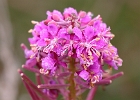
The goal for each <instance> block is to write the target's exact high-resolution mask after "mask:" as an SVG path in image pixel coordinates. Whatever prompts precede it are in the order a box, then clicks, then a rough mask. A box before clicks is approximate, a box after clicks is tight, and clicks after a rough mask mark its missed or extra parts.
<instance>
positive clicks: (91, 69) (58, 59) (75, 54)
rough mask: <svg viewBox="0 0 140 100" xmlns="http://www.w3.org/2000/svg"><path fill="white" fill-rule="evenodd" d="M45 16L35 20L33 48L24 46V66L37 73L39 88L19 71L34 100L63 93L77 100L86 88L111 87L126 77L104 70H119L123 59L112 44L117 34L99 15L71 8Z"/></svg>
mask: <svg viewBox="0 0 140 100" xmlns="http://www.w3.org/2000/svg"><path fill="white" fill-rule="evenodd" d="M46 14H47V18H46V19H45V20H43V21H41V22H36V21H32V23H33V24H35V26H34V28H33V29H31V30H29V32H30V33H32V37H31V38H29V39H28V40H29V43H30V47H31V49H30V50H29V49H28V48H27V47H26V46H25V45H24V44H22V45H21V47H22V49H23V50H24V53H25V58H26V59H27V60H26V63H25V65H23V66H22V67H23V68H25V69H27V70H30V71H32V72H35V73H36V79H37V85H35V84H34V83H32V82H31V81H30V80H29V78H28V77H27V76H26V75H25V74H24V73H23V72H22V71H21V70H19V73H20V74H21V77H22V79H23V82H24V84H25V86H26V88H27V89H28V91H29V93H30V95H31V97H32V99H34V100H56V99H57V97H58V95H59V94H61V95H63V98H64V99H65V100H75V99H77V97H78V95H80V94H81V93H82V92H83V91H85V90H86V89H91V90H92V88H93V89H94V88H95V87H96V86H98V85H105V84H110V83H111V80H112V79H114V78H117V77H119V76H121V75H122V74H123V73H122V72H120V73H118V74H115V75H113V76H111V75H109V73H107V71H106V70H105V69H104V65H105V64H106V65H108V66H109V69H110V68H114V69H116V70H117V69H118V67H119V66H122V59H121V58H119V56H118V53H117V48H116V47H114V46H113V45H112V44H111V42H110V40H112V39H113V37H114V34H112V33H111V32H110V27H107V25H106V24H105V23H104V22H103V21H102V18H101V17H100V15H98V16H97V17H94V18H92V16H93V14H92V13H91V12H88V13H87V12H85V11H80V12H77V11H76V10H75V9H74V8H71V7H70V8H66V9H65V10H64V12H63V13H61V12H59V11H57V10H54V11H53V12H50V11H47V13H46ZM41 78H42V79H41ZM91 92H92V91H91ZM91 98H92V97H90V95H89V96H88V97H87V100H91Z"/></svg>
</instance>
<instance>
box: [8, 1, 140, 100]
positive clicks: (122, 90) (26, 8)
mask: <svg viewBox="0 0 140 100" xmlns="http://www.w3.org/2000/svg"><path fill="white" fill-rule="evenodd" d="M8 5H9V11H10V17H11V22H12V26H13V36H14V40H15V41H14V46H13V47H14V48H15V54H16V55H17V56H18V57H19V58H20V59H21V62H22V63H24V62H25V59H24V55H23V52H22V50H21V49H20V44H21V43H25V44H26V45H28V46H29V44H28V41H27V39H28V37H31V34H29V33H27V31H28V30H29V29H30V28H33V25H32V24H31V23H30V21H31V20H37V21H41V20H43V19H45V18H46V11H47V10H50V11H52V10H54V9H57V10H60V11H61V12H62V11H63V9H64V8H66V7H74V8H75V9H77V10H78V11H79V10H85V11H91V12H93V13H94V16H96V15H98V14H100V15H101V17H102V18H103V21H104V22H105V23H107V25H108V26H110V27H111V29H112V33H114V34H115V38H114V39H113V40H112V43H113V45H115V46H116V47H117V48H118V52H119V55H120V57H121V58H122V59H123V60H124V62H123V66H122V67H120V68H119V71H124V73H125V75H124V76H123V77H121V78H119V79H117V80H115V81H113V83H112V84H111V85H109V86H107V87H106V90H105V91H103V90H102V88H101V87H100V88H99V90H98V91H97V94H96V96H95V100H109V99H112V100H139V98H140V95H139V92H140V85H139V84H140V78H139V77H140V72H139V71H140V66H139V65H140V58H139V56H140V33H139V32H140V26H139V25H140V19H139V18H140V1H139V0H133V1H132V0H8ZM19 67H20V66H19ZM115 72H118V71H114V73H115ZM26 73H27V74H28V75H29V77H31V78H32V79H34V76H33V75H32V74H29V72H26ZM19 83H20V85H19V87H20V88H19V91H20V92H19V95H18V98H17V100H24V99H26V100H30V98H29V97H28V95H27V92H26V90H25V88H24V87H23V84H22V83H21V82H19ZM83 97H85V96H83ZM83 100H84V99H83Z"/></svg>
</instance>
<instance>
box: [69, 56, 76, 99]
mask: <svg viewBox="0 0 140 100" xmlns="http://www.w3.org/2000/svg"><path fill="white" fill-rule="evenodd" d="M70 71H71V72H72V73H71V75H70V77H69V83H70V86H69V91H70V93H69V100H76V89H75V88H76V87H75V82H74V73H75V71H76V69H75V59H73V58H70Z"/></svg>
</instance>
